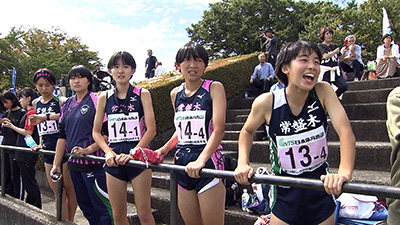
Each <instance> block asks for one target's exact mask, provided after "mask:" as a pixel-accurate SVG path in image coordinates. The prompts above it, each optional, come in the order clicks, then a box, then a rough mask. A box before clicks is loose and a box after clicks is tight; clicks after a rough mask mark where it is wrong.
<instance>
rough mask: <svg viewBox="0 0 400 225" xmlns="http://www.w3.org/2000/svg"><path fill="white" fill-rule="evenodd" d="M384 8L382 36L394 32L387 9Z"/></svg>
mask: <svg viewBox="0 0 400 225" xmlns="http://www.w3.org/2000/svg"><path fill="white" fill-rule="evenodd" d="M382 10H383V20H382V36H383V35H385V34H392V28H390V23H389V17H388V15H387V12H386V9H385V8H382Z"/></svg>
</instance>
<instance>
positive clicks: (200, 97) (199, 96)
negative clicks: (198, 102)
mask: <svg viewBox="0 0 400 225" xmlns="http://www.w3.org/2000/svg"><path fill="white" fill-rule="evenodd" d="M205 94H206V93H203V94H202V95H197V97H198V98H199V99H202V98H203V96H204V95H205Z"/></svg>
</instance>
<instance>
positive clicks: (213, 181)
mask: <svg viewBox="0 0 400 225" xmlns="http://www.w3.org/2000/svg"><path fill="white" fill-rule="evenodd" d="M201 152H202V150H191V149H190V148H186V149H178V150H177V151H176V153H175V158H174V163H175V165H181V166H186V165H187V164H188V163H189V162H193V161H196V159H197V158H198V157H199V155H200V154H201ZM204 168H208V169H217V170H224V162H223V160H222V154H221V153H220V151H219V150H217V151H215V152H214V154H213V155H212V156H211V158H210V159H209V160H208V161H207V162H206V165H205V166H204ZM220 181H221V179H220V178H211V177H210V178H209V177H200V178H191V177H189V176H188V175H187V174H186V173H185V174H178V186H179V188H180V189H183V190H187V191H190V190H196V191H197V192H198V193H199V194H201V193H203V192H205V191H207V190H208V189H210V188H212V187H214V186H215V185H217V184H218V183H219V182H220Z"/></svg>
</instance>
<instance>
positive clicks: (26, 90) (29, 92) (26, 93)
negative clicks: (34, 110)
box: [18, 87, 39, 106]
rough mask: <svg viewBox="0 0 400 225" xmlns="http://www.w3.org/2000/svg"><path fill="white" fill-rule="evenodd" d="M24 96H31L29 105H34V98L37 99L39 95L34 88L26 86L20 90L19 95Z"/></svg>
mask: <svg viewBox="0 0 400 225" xmlns="http://www.w3.org/2000/svg"><path fill="white" fill-rule="evenodd" d="M22 96H24V97H25V98H27V97H31V100H30V102H29V105H30V106H32V105H33V104H32V102H33V100H35V99H36V98H37V97H38V96H39V95H38V94H37V93H36V91H35V90H33V89H32V88H30V87H26V88H24V89H22V90H21V91H20V92H18V97H20V98H21V97H22Z"/></svg>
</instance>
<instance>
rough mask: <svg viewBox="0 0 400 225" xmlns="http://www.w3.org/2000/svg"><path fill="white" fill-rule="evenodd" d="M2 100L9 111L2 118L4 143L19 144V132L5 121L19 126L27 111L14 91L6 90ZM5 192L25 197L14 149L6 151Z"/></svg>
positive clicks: (0, 97) (0, 98) (17, 196)
mask: <svg viewBox="0 0 400 225" xmlns="http://www.w3.org/2000/svg"><path fill="white" fill-rule="evenodd" d="M0 101H1V103H2V104H3V106H4V108H6V109H7V111H6V112H5V113H4V114H3V118H1V119H0V122H1V124H2V126H1V129H2V131H3V136H4V138H3V141H2V143H1V144H2V145H10V146H17V137H18V133H17V132H16V131H14V130H13V129H11V128H7V127H5V126H4V125H3V123H11V124H13V125H14V126H18V125H19V123H20V121H21V120H22V118H23V117H24V115H25V114H26V111H25V110H24V109H23V108H21V106H20V104H19V102H18V98H17V96H16V95H15V94H14V92H12V91H6V92H4V93H3V94H2V95H1V96H0ZM4 162H5V165H4V167H5V171H4V176H5V186H4V189H5V193H6V194H8V195H10V196H12V197H14V198H18V199H23V198H24V190H23V188H22V185H21V182H20V180H21V177H20V172H19V167H18V164H17V162H16V161H14V151H6V152H5V158H4Z"/></svg>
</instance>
